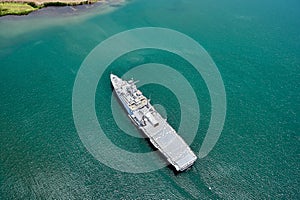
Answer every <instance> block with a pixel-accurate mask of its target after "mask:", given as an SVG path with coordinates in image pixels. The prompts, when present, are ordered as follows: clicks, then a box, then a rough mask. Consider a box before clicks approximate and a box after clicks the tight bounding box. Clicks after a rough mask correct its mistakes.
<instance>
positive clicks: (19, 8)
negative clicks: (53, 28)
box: [0, 0, 122, 17]
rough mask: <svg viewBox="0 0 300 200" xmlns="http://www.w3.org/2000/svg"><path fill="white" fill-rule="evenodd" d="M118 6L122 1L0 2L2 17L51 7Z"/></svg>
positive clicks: (5, 0)
mask: <svg viewBox="0 0 300 200" xmlns="http://www.w3.org/2000/svg"><path fill="white" fill-rule="evenodd" d="M98 2H99V3H104V4H108V3H110V4H112V5H113V4H118V3H121V2H122V0H0V17H2V16H6V15H28V14H29V13H31V12H33V11H36V10H39V9H42V8H46V7H49V6H55V7H62V6H78V5H87V4H93V3H98Z"/></svg>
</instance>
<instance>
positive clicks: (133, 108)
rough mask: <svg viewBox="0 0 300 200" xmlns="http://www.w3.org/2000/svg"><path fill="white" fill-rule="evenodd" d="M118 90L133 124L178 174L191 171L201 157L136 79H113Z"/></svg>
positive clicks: (113, 77)
mask: <svg viewBox="0 0 300 200" xmlns="http://www.w3.org/2000/svg"><path fill="white" fill-rule="evenodd" d="M110 79H111V83H112V85H113V87H114V90H115V92H116V94H117V96H118V98H119V99H120V101H121V102H122V104H123V106H124V108H125V109H126V111H127V113H128V116H129V118H130V119H131V120H132V122H133V123H134V124H135V125H136V126H137V127H138V128H139V129H140V130H141V131H142V132H143V133H144V134H145V135H146V136H147V137H148V138H149V139H150V141H151V143H152V144H153V145H154V146H155V147H156V148H157V149H158V150H159V151H160V152H161V153H162V154H163V155H164V156H165V157H166V159H167V160H168V162H169V163H170V164H172V165H173V166H174V167H175V169H176V170H177V171H184V170H186V169H188V168H189V167H190V166H191V165H193V163H194V162H195V161H196V159H197V157H196V155H195V154H194V152H193V151H192V150H191V149H190V147H189V146H188V145H187V144H186V143H185V142H184V140H183V139H182V138H181V137H180V136H179V135H178V134H177V133H176V131H175V130H174V129H173V128H172V127H171V126H170V125H169V123H168V122H167V120H166V119H164V118H163V117H162V116H161V115H160V114H159V113H158V112H157V111H156V110H155V108H154V107H153V106H152V105H151V104H150V100H148V99H147V98H146V97H145V96H144V95H143V94H142V92H141V91H140V90H138V89H137V87H136V85H135V84H136V82H134V81H133V80H132V79H131V80H129V81H125V80H122V79H120V78H119V77H117V76H116V75H114V74H111V75H110Z"/></svg>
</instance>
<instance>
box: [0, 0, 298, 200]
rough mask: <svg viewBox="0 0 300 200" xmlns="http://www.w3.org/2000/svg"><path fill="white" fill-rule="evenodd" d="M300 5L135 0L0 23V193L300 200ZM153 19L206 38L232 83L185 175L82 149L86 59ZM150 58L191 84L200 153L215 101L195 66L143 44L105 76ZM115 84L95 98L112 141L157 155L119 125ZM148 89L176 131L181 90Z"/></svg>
mask: <svg viewBox="0 0 300 200" xmlns="http://www.w3.org/2000/svg"><path fill="white" fill-rule="evenodd" d="M299 8H300V3H299V1H297V0H287V1H283V0H276V1H270V0H264V1H258V0H254V1H248V2H245V1H237V0H226V1H222V2H220V1H216V0H213V1H197V0H191V1H181V0H172V1H163V0H153V1H147V0H135V1H130V2H128V3H127V4H126V5H123V6H120V7H113V8H110V7H105V8H102V7H101V6H93V7H91V8H88V9H85V8H84V7H80V9H79V10H77V11H76V12H73V11H71V10H70V9H68V8H58V9H56V8H50V9H45V10H40V11H39V12H38V13H32V14H31V15H29V16H22V17H11V16H8V17H2V18H0V67H1V73H0V106H1V107H0V128H1V129H0V133H1V140H0V147H1V148H0V149H1V153H0V156H1V159H0V198H1V199H28V198H30V199H84V198H86V199H270V198H271V199H299V198H300V189H299V185H300V174H299V168H300V166H299V163H300V160H299V154H300V149H299V147H300V136H299V133H300V125H299V111H300V110H299V109H300V105H299V102H300V98H299V93H300V88H299V80H300V45H299V44H300V37H299V35H300V21H299V19H300V12H299ZM62 12H64V14H63V13H62ZM145 26H155V27H165V28H170V29H174V30H177V31H180V32H182V33H184V34H187V35H189V36H190V37H192V38H193V39H195V40H196V41H198V42H199V43H200V44H201V45H202V46H203V47H204V48H205V49H206V50H207V51H208V52H209V54H210V55H211V57H212V58H213V60H214V61H215V63H216V65H217V66H218V69H219V71H220V73H221V75H222V78H223V81H224V85H225V89H226V94H227V116H226V122H225V125H224V129H223V132H222V135H221V137H220V140H219V141H218V143H217V145H216V146H215V148H214V149H213V150H212V151H211V152H210V154H209V155H208V156H207V157H205V158H203V159H199V160H198V161H197V162H196V163H195V165H194V166H193V167H192V168H191V169H190V170H189V171H187V172H185V173H181V174H176V173H174V172H173V170H172V169H171V168H169V167H165V168H163V169H160V170H157V171H154V172H150V173H142V174H130V173H124V172H119V171H116V170H114V169H111V168H109V167H107V166H105V165H104V164H102V163H100V162H99V161H97V160H96V159H95V158H94V157H93V156H92V155H91V154H90V153H89V152H88V151H87V150H86V149H85V147H84V146H83V144H82V142H81V141H80V139H79V136H78V134H77V131H76V128H75V125H74V121H73V115H72V90H73V84H74V81H75V77H76V73H77V71H78V70H79V68H80V65H81V63H82V62H83V60H84V59H85V57H86V56H87V55H88V54H89V52H90V51H91V50H92V49H93V48H94V47H95V46H96V45H98V44H99V43H100V42H101V41H103V40H104V39H106V38H108V37H109V36H111V35H113V34H116V33H119V32H121V31H125V30H128V29H132V28H137V27H145ZM148 62H158V63H163V64H167V65H169V66H171V67H173V68H174V69H177V70H178V71H179V72H181V73H182V74H183V75H184V76H185V77H186V78H187V79H189V80H190V82H191V85H192V87H193V89H194V90H195V92H196V94H197V97H198V100H199V105H200V109H201V118H200V122H199V123H200V126H199V129H198V133H197V136H196V138H195V140H194V141H193V143H192V145H191V148H192V149H193V150H194V151H195V152H198V151H199V149H200V146H201V144H202V141H203V138H204V136H205V133H206V131H207V128H208V124H209V120H210V110H211V105H210V98H209V93H208V90H207V88H206V86H205V83H204V81H203V80H202V79H201V77H200V76H199V75H195V73H194V71H193V70H188V69H189V68H187V67H186V66H188V63H186V62H184V61H183V60H181V59H180V58H178V57H176V56H174V55H171V54H167V53H166V52H162V51H153V50H142V51H139V52H132V53H129V54H128V55H125V56H123V57H122V58H120V59H118V60H117V61H116V62H114V63H113V64H112V66H110V68H109V69H108V70H107V71H106V74H107V75H108V74H109V73H110V72H111V70H113V71H114V72H116V73H117V74H120V75H122V74H124V73H125V72H126V71H127V70H129V69H130V68H132V67H133V66H136V65H139V64H143V63H148ZM183 69H184V70H183ZM107 80H108V77H102V79H101V84H100V85H101V86H103V87H98V88H97V94H96V109H97V116H98V119H99V121H100V122H102V123H104V122H105V123H104V124H105V125H103V127H104V128H105V131H106V134H107V136H108V137H109V138H110V139H111V141H113V142H114V143H115V144H116V145H117V146H119V147H121V148H123V149H125V150H128V151H132V152H149V151H152V148H151V147H150V146H149V143H148V142H147V141H146V140H144V139H137V138H134V137H130V136H128V135H126V134H124V133H123V132H122V131H121V130H120V129H119V128H118V127H117V126H116V124H115V123H114V121H113V118H112V115H111V111H110V107H109V106H107V105H109V103H110V97H111V88H110V83H109V82H107ZM142 90H143V92H144V93H145V94H146V95H147V96H149V95H151V99H152V102H153V103H158V104H162V105H163V106H164V107H165V109H166V112H167V114H168V120H169V122H170V124H171V125H172V126H173V127H175V128H177V127H178V125H179V123H180V121H179V120H178V118H179V116H180V109H178V102H177V100H176V98H174V94H172V93H171V92H170V91H169V90H168V89H167V88H164V87H161V86H158V85H155V84H154V85H146V86H143V87H142ZM170 99H172V100H170ZM166 101H168V104H166ZM187 106H189V108H192V107H193V105H187ZM128 126H132V125H131V124H130V123H128ZM132 130H135V129H134V128H133V129H132ZM157 159H160V158H159V157H158V158H157Z"/></svg>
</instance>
